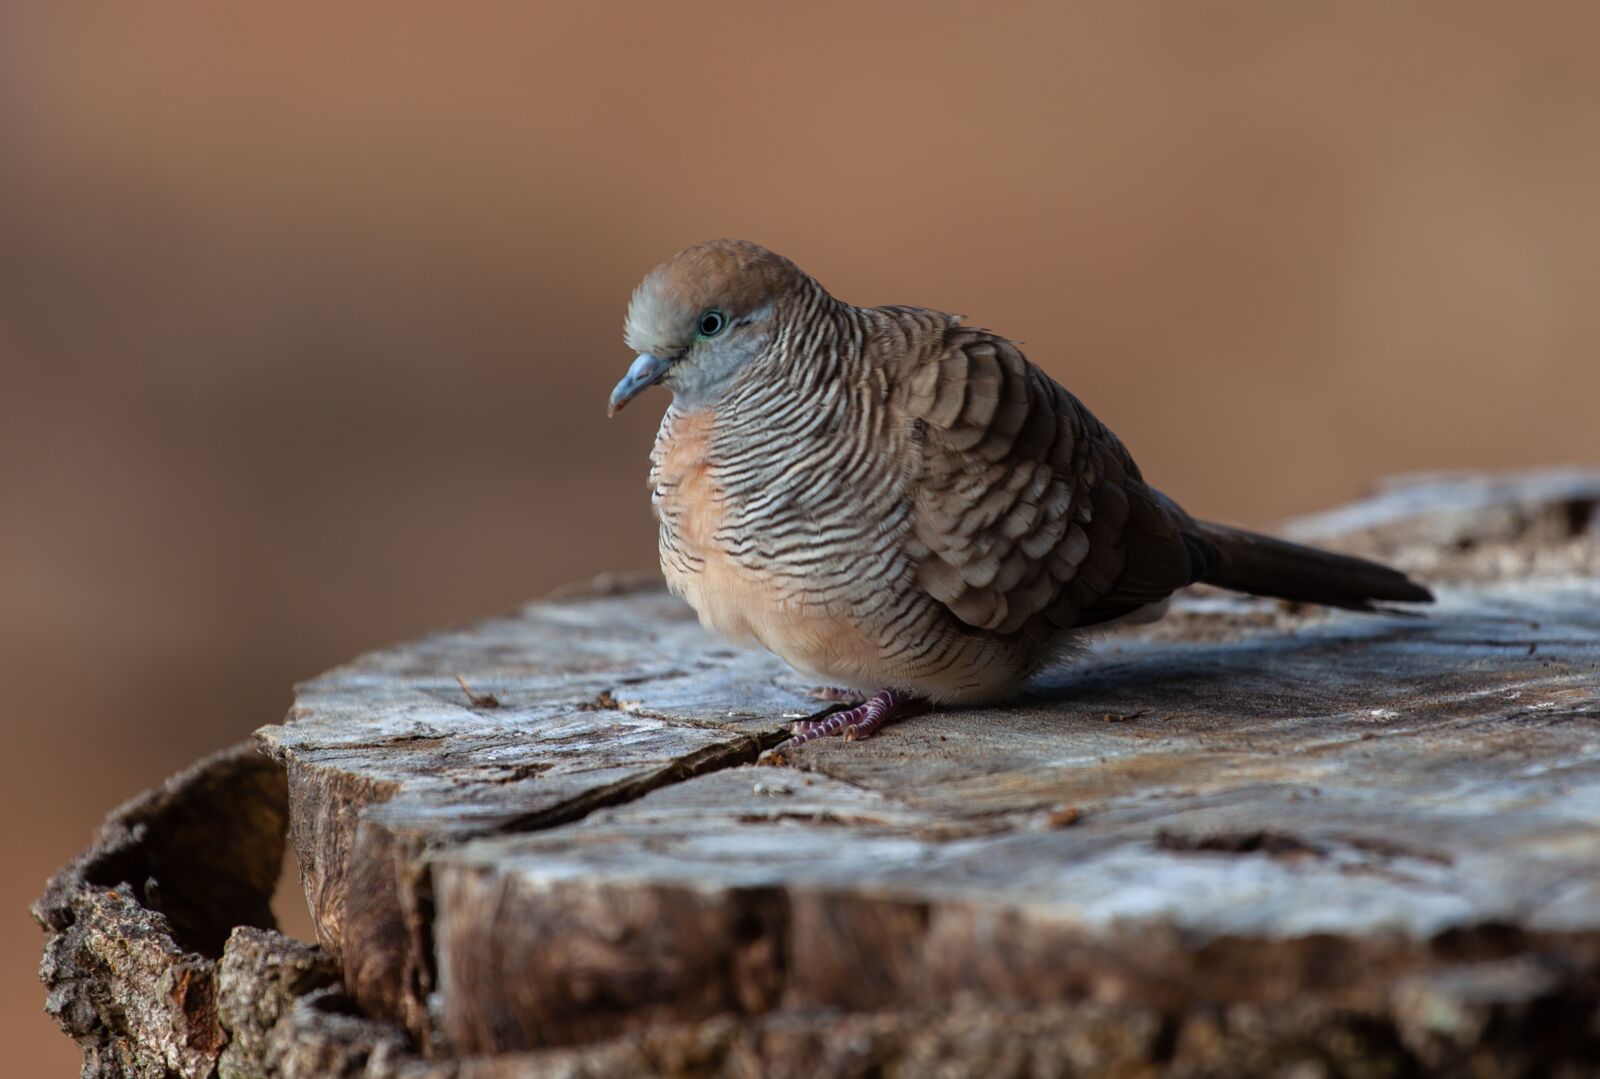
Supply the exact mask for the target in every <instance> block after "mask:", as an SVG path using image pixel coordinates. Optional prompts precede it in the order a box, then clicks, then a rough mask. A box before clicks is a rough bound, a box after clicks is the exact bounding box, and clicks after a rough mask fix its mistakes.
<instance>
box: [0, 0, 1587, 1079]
mask: <svg viewBox="0 0 1600 1079" xmlns="http://www.w3.org/2000/svg"><path fill="white" fill-rule="evenodd" d="M916 10H917V12H918V13H916V14H910V13H909V9H908V11H907V12H905V13H902V12H901V11H899V10H897V9H892V8H888V7H883V8H874V7H857V6H856V5H848V6H839V7H826V6H824V7H817V6H815V5H811V4H804V5H802V4H789V5H783V6H766V5H759V6H748V7H747V6H745V5H734V4H728V5H716V6H699V7H679V6H676V5H671V6H669V5H653V4H652V5H643V4H641V5H638V6H636V7H634V6H630V7H618V6H609V5H588V6H586V7H583V8H581V9H580V8H579V7H578V6H577V5H572V6H570V7H567V8H560V9H558V8H556V7H553V6H548V7H547V6H540V5H525V4H487V3H474V4H467V5H430V6H426V7H421V6H418V7H409V6H403V5H396V4H383V5H380V6H350V5H323V4H312V3H295V4H286V5H273V6H272V8H271V10H270V11H257V12H246V11H245V10H244V9H243V8H242V7H241V6H234V5H225V6H213V5H204V4H193V5H184V6H176V5H164V6H159V7H158V6H153V5H137V6H134V5H127V6H120V7H115V8H113V7H111V6H109V5H108V6H106V8H105V9H102V10H98V11H92V12H91V11H89V10H84V9H79V8H77V6H75V5H64V4H63V5H43V4H40V5H28V6H26V7H24V6H23V5H7V6H6V7H5V8H4V9H3V13H0V362H3V364H4V367H3V375H4V380H3V389H0V496H3V507H4V508H3V512H0V584H3V589H4V591H3V597H4V600H3V609H0V664H3V666H0V677H3V679H4V683H3V686H0V689H3V691H4V693H3V697H0V701H3V707H4V708H5V709H6V711H7V725H6V728H5V730H6V735H7V743H8V752H7V753H6V754H5V762H6V763H5V765H4V769H5V772H4V781H3V784H0V790H3V792H4V794H3V798H4V804H3V806H0V809H3V813H4V820H5V821H6V827H7V830H8V834H9V837H10V838H9V841H8V844H7V854H8V865H7V873H6V874H5V875H4V880H5V882H6V883H5V884H4V891H3V892H0V945H3V949H4V950H3V953H0V970H3V974H4V977H3V980H0V1023H3V1026H0V1045H5V1046H6V1047H7V1053H8V1062H7V1068H8V1070H9V1069H19V1068H20V1069H21V1070H17V1071H14V1072H13V1073H14V1074H19V1075H24V1074H25V1075H66V1074H70V1073H71V1072H72V1070H73V1069H74V1068H75V1067H76V1055H75V1053H74V1051H73V1049H72V1047H71V1046H70V1044H69V1043H68V1042H67V1040H66V1039H65V1038H64V1037H62V1036H61V1035H59V1034H58V1033H57V1032H55V1030H54V1028H53V1026H51V1024H50V1023H49V1022H48V1021H47V1020H46V1019H45V1018H44V1017H43V1015H42V1013H41V1011H40V1008H41V1004H42V992H41V990H40V989H39V988H38V986H37V985H36V983H35V982H34V981H33V969H34V965H35V963H36V961H37V952H38V947H39V935H38V933H37V931H36V930H35V928H34V927H33V926H32V924H31V922H30V921H29V920H28V919H27V918H26V916H25V915H24V913H23V908H24V905H25V904H26V903H27V902H28V901H29V900H30V899H31V898H32V897H33V896H34V895H35V894H36V893H37V892H38V890H39V889H40V887H41V886H42V884H43V881H44V879H45V877H46V875H47V874H48V873H49V872H50V871H51V869H52V868H53V867H54V866H56V865H57V864H58V863H60V862H61V861H63V860H64V859H66V858H67V857H68V856H70V855H71V854H72V853H73V852H74V851H75V850H77V849H79V848H80V847H81V846H83V845H84V843H85V842H86V841H87V838H88V835H89V832H90V829H91V827H92V826H93V825H94V824H95V822H96V821H98V819H99V818H100V816H101V814H102V813H103V812H104V811H105V810H106V809H108V808H109V807H110V806H112V805H113V804H114V803H116V802H118V801H120V800H121V799H123V798H125V797H127V796H129V795H131V794H133V793H134V792H135V791H137V790H139V789H140V788H142V787H145V786H147V785H149V784H151V783H154V782H155V781H157V780H158V779H159V778H160V777H162V776H163V775H164V774H166V773H168V772H170V771H172V770H174V769H176V768H178V767H180V766H181V765H183V764H185V763H186V762H188V761H190V760H192V759H193V758H195V757H196V756H198V755H199V754H201V753H203V752H205V751H208V750H211V749H214V748H217V747H220V746H223V745H225V744H228V743H230V742H232V741H234V740H236V739H238V738H241V737H243V736H245V735H246V734H247V733H248V732H249V731H250V730H251V729H252V728H254V727H256V726H258V725H260V724H263V723H268V722H272V721H274V720H276V719H277V718H279V717H280V715H281V714H282V712H283V710H284V708H285V706H286V704H287V702H288V700H289V691H290V685H291V684H292V683H293V682H294V681H295V680H296V679H299V678H304V677H307V676H309V675H312V674H314V673H316V672H317V671H319V670H321V669H323V668H326V667H328V666H330V665H332V664H335V663H338V662H340V661H341V660H344V659H346V658H348V657H350V656H352V655H354V654H355V653H357V652H359V651H362V650H364V649H368V648H371V647H375V646H378V645H382V644H384V643H386V642H390V641H393V640H396V639H399V638H404V637H409V636H412V635H415V634H419V633H422V632H423V631H425V630H427V629H429V628H431V627H435V626H438V625H440V624H442V623H448V622H452V621H458V620H461V619H467V618H472V617H474V616H479V615H484V614H488V613H491V612H494V611H498V610H501V609H505V608H508V607H511V606H513V605H515V604H516V603H518V602H520V601H522V600H524V599H526V598H528V597H532V596H535V595H538V594H539V593H541V592H543V591H544V590H546V589H548V588H550V587H552V586H554V585H556V584H558V583H560V582H562V581H565V580H569V579H572V578H576V577H580V576H583V575H587V574H592V573H595V572H597V571H601V570H606V569H626V568H635V567H646V566H650V565H652V564H653V561H654V550H653V544H654V534H653V530H652V527H651V524H650V521H649V510H648V505H647V500H646V497H645V492H644V486H643V485H644V473H645V454H646V451H647V448H648V446H649V442H650V439H651V436H652V433H653V431H654V425H655V420H656V417H657V416H658V415H659V412H660V408H661V406H662V405H663V404H664V403H665V396H664V395H658V396H655V397H652V398H649V399H647V401H646V402H645V403H641V404H639V405H637V406H635V407H634V408H633V409H630V410H629V411H628V412H627V413H626V414H624V415H623V416H622V417H620V418H619V419H618V420H616V421H614V422H611V423H607V422H606V420H605V411H604V401H605V396H606V393H607V391H608V390H609V388H610V386H611V385H612V383H613V382H614V381H615V380H616V379H617V377H618V376H619V375H620V374H621V372H622V371H623V369H624V368H625V367H626V366H627V364H628V361H629V360H630V359H631V357H630V356H629V354H628V353H627V352H626V351H625V350H624V349H623V347H622V343H621V340H620V324H621V319H622V314H623V309H624V306H625V303H626V301H627V298H628V295H629V291H630V289H631V288H632V287H633V285H634V283H635V282H636V280H637V278H638V277H639V276H640V275H642V274H643V273H644V272H645V271H646V270H648V269H649V268H650V267H651V266H652V265H653V264H655V263H656V262H657V261H659V260H660V259H662V258H664V257H665V256H667V255H668V254H670V253H671V252H672V251H674V250H675V249H677V248H678V247H681V246H683V245H685V244H688V243H691V242H693V241H696V240H700V239H705V238H710V237H715V236H723V235H736V236H745V237H749V238H751V239H756V240H759V241H762V242H764V243H766V244H768V245H770V246H772V247H774V248H776V249H778V250H780V251H783V252H785V253H787V254H789V255H791V256H792V257H794V258H795V259H796V260H798V261H799V262H800V263H801V264H802V265H803V266H805V267H806V268H808V269H809V270H811V271H812V272H813V273H815V274H816V275H817V276H818V277H819V278H821V280H822V281H824V283H826V284H827V285H828V286H829V287H830V288H831V289H832V290H833V291H834V292H836V293H837V294H839V295H841V296H843V297H845V298H848V299H851V300H854V301H857V302H862V303H874V302H909V303H920V304H925V305H930V306H939V307H945V308H947V309H953V310H957V311H962V312H965V313H967V314H968V315H969V316H970V317H971V318H972V319H973V320H974V321H976V322H979V323H981V324H984V325H988V326H991V327H994V328H996V329H999V330H1001V331H1002V332H1005V333H1007V334H1009V335H1011V336H1013V337H1016V338H1020V339H1021V340H1023V341H1024V342H1026V345H1027V347H1028V350H1029V352H1030V353H1031V355H1032V357H1033V358H1034V359H1035V360H1037V361H1038V362H1040V363H1041V364H1043V365H1044V366H1045V367H1046V368H1047V369H1048V370H1049V371H1050V372H1052V373H1053V374H1054V375H1056V376H1057V377H1058V378H1060V379H1061V380H1062V381H1064V382H1065V383H1066V384H1067V385H1068V386H1070V387H1072V388H1073V389H1074V390H1076V391H1077V392H1078V393H1079V394H1080V395H1081V396H1083V397H1084V398H1086V399H1087V400H1088V401H1089V403H1090V404H1091V405H1092V406H1093V407H1094V408H1095V409H1096V410H1097V411H1098V412H1099V413H1100V415H1101V416H1102V417H1104V418H1105V419H1106V420H1107V421H1108V422H1110V423H1111V424H1112V425H1113V426H1114V427H1115V428H1116V429H1117V430H1118V431H1119V432H1120V433H1121V434H1122V435H1123V436H1124V438H1125V439H1127V441H1128V442H1129V443H1130V444H1131V445H1132V447H1133V448H1134V451H1135V452H1136V453H1137V454H1138V456H1139V458H1140V460H1141V461H1142V462H1143V464H1144V466H1145V470H1146V472H1147V473H1148V474H1149V475H1151V476H1152V477H1154V478H1155V480H1156V482H1158V483H1159V484H1160V485H1161V486H1162V487H1164V488H1165V489H1166V490H1168V491H1169V492H1171V493H1172V494H1174V495H1175V496H1177V497H1178V498H1180V499H1181V500H1183V501H1185V502H1186V503H1188V504H1190V505H1191V506H1192V507H1193V508H1195V509H1197V510H1201V511H1204V512H1206V513H1208V514H1211V515H1214V516H1219V517H1222V518H1225V519H1232V520H1236V521H1240V522H1245V523H1252V522H1254V523H1266V522H1270V521H1271V520H1273V519H1274V518H1278V517H1281V516H1283V515H1287V514H1292V513H1295V512H1298V511H1306V510H1311V509H1314V508H1318V507H1321V506H1324V505H1327V504H1330V503H1333V502H1337V501H1339V500H1341V499H1344V498H1347V497H1349V496H1351V495H1353V494H1356V493H1357V492H1359V491H1361V490H1362V488H1363V487H1365V486H1366V485H1367V484H1368V483H1369V482H1370V481H1371V480H1372V479H1373V478H1374V477H1376V476H1378V475H1380V474H1383V473H1387V472H1394V471H1400V470H1408V469H1428V468H1443V467H1461V468H1502V467H1512V466H1522V465H1531V464H1538V463H1546V462H1567V461H1575V460H1576V461H1594V460H1596V459H1600V410H1597V401H1600V356H1597V350H1600V303H1597V302H1596V295H1597V289H1600V212H1597V209H1596V192H1600V64H1596V63H1595V62H1594V43H1595V41H1596V40H1600V7H1596V6H1594V5H1586V4H1581V3H1573V4H1570V5H1559V4H1546V3H1539V4H1502V5H1498V6H1495V7H1480V6H1475V5H1465V4H1460V3H1449V4H1433V5H1392V4H1387V3H1374V4H1362V5H1354V4H1338V5H1324V6H1323V8H1322V14H1321V15H1318V14H1316V13H1315V10H1316V9H1315V8H1314V7H1313V6H1310V5H1300V4H1296V5H1283V4H1277V3H1271V2H1262V3H1259V4H1217V3H1212V4H1198V5H1191V4H1171V5H1165V6H1159V5H1134V4H1123V5H1115V4H1106V5H1096V6H1092V7H1089V6H1081V5H1061V4H1048V5H1046V4H1041V5H1037V6H1033V7H1011V6H1008V5H992V4H991V5H983V6H982V8H981V12H982V13H981V14H980V13H979V11H980V9H979V7H978V6H977V5H974V6H973V7H972V8H970V9H956V8H948V9H947V8H928V7H924V6H920V5H919V7H918V8H917V9H916ZM302 924H303V923H302Z"/></svg>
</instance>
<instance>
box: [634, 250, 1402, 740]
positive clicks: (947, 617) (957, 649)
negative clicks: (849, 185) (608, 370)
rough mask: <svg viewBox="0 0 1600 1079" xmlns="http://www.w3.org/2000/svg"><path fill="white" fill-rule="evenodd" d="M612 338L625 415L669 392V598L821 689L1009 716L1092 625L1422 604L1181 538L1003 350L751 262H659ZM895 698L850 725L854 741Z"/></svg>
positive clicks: (1182, 517) (1230, 533) (1165, 505)
mask: <svg viewBox="0 0 1600 1079" xmlns="http://www.w3.org/2000/svg"><path fill="white" fill-rule="evenodd" d="M626 332H627V338H628V343H629V344H630V346H632V347H633V348H634V349H635V350H636V351H638V352H639V353H640V354H641V355H640V359H639V361H638V362H636V364H635V369H634V370H631V371H630V372H629V376H628V378H626V379H624V380H623V382H622V383H621V384H619V386H618V387H617V391H616V392H615V393H614V394H613V398H612V403H613V407H614V408H615V407H621V405H622V404H625V403H626V402H627V401H628V400H629V399H630V398H631V397H632V396H634V395H635V394H637V393H638V392H639V391H640V390H642V389H643V388H644V387H645V386H647V385H649V384H652V383H654V382H657V381H659V382H662V383H663V384H665V385H667V386H668V387H669V388H670V389H672V391H673V393H674V401H673V404H672V405H671V407H669V408H668V410H667V413H666V416H665V417H664V418H663V420H662V423H661V429H660V432H659V434H658V436H657V439H656V445H655V449H654V451H653V452H652V455H651V473H650V475H651V490H652V501H653V503H654V506H655V509H656V513H657V516H658V519H659V522H660V548H661V565H662V571H663V573H664V574H665V576H666V578H667V581H668V583H669V585H670V586H671V587H672V588H673V589H674V590H675V591H677V592H679V593H680V594H682V595H683V596H684V597H685V598H686V599H688V601H689V602H690V603H691V604H692V605H693V606H694V607H695V609H696V610H697V611H698V612H699V614H700V616H701V618H702V620H703V621H705V623H706V624H707V625H708V626H710V627H711V628H713V629H716V630H718V631H719V632H722V633H725V634H728V635H730V636H733V637H736V638H746V639H753V640H754V641H756V642H758V643H760V644H762V645H765V646H766V647H767V648H770V649H771V650H773V651H774V652H777V653H778V654H779V655H781V656H783V657H784V658H785V659H786V660H788V661H789V662H790V663H791V664H793V665H794V666H795V667H796V668H797V669H799V670H801V671H803V672H805V673H807V674H808V675H810V676H813V677H815V678H817V679H819V680H820V681H822V682H824V683H826V684H828V685H844V686H850V687H854V688H858V689H862V690H878V689H890V690H896V691H900V693H901V694H909V695H914V696H916V697H919V698H922V699H926V700H931V701H934V702H964V701H984V700H997V699H1001V698H1003V697H1005V696H1007V695H1009V694H1010V693H1012V692H1014V691H1015V690H1016V689H1017V688H1018V687H1019V686H1020V685H1021V684H1022V683H1023V682H1025V681H1026V679H1027V678H1028V677H1029V676H1031V675H1032V674H1033V673H1034V672H1035V671H1037V670H1038V669H1039V668H1040V667H1041V666H1042V665H1043V664H1045V663H1047V662H1049V661H1051V660H1052V659H1054V658H1056V657H1059V656H1061V655H1063V654H1064V653H1066V652H1069V651H1070V650H1071V648H1072V647H1073V643H1074V641H1075V640H1076V639H1077V636H1078V634H1079V633H1081V632H1082V631H1083V630H1084V629H1086V628H1088V627H1092V626H1097V625H1102V624H1104V623H1107V622H1110V621H1113V620H1116V619H1120V618H1124V617H1127V616H1130V615H1137V614H1139V613H1140V612H1142V611H1146V610H1151V609H1155V608H1157V607H1159V606H1160V605H1161V604H1162V603H1163V601H1164V600H1165V599H1166V598H1167V597H1168V596H1169V595H1170V594H1171V593H1172V592H1173V591H1174V590H1176V589H1178V588H1181V587H1183V586H1185V585H1187V584H1190V583H1193V582H1195V581H1199V580H1212V581H1213V582H1216V583H1221V584H1223V585H1224V586H1226V587H1232V588H1237V589H1241V590H1245V591H1257V592H1263V593H1267V594H1276V595H1292V596H1293V597H1294V598H1299V599H1311V600H1313V601H1316V602H1323V603H1333V604H1338V605H1343V606H1353V607H1363V606H1366V605H1367V604H1369V603H1370V602H1371V601H1372V600H1401V601H1417V600H1426V599H1428V598H1430V597H1429V596H1428V594H1427V592H1426V590H1424V589H1422V588H1420V587H1419V586H1417V585H1415V584H1412V583H1411V582H1409V581H1408V580H1406V578H1405V577H1404V576H1403V575H1401V574H1399V573H1396V572H1395V571H1393V570H1389V569H1387V568H1385V567H1382V566H1378V565H1375V564H1373V563H1370V562H1363V561H1360V560H1357V559H1349V558H1343V557H1341V556H1336V555H1330V554H1327V553H1325V552H1319V551H1314V550H1311V549H1309V548H1303V547H1297V546H1295V545H1292V544H1285V543H1282V542H1281V541H1277V540H1271V539H1268V538H1267V537H1262V536H1255V535H1252V534H1249V533H1242V532H1239V531H1237V530H1232V529H1227V528H1224V527H1223V526H1219V525H1212V524H1209V523H1206V522H1201V521H1197V520H1195V519H1193V518H1191V517H1190V516H1189V515H1188V514H1186V513H1185V512H1184V511H1183V510H1182V509H1180V508H1179V507H1178V506H1177V505H1176V503H1174V502H1173V501H1172V500H1171V499H1169V498H1167V497H1166V496H1164V495H1162V494H1161V493H1160V492H1158V491H1156V490H1155V489H1153V488H1151V487H1149V486H1147V485H1146V484H1145V482H1144V480H1143V477H1142V476H1141V475H1140V473H1139V469H1138V467H1137V465H1135V464H1134V462H1133V459H1132V457H1131V456H1130V455H1129V454H1128V452H1127V450H1126V448H1125V447H1123V445H1122V443H1121V442H1120V441H1118V439H1117V438H1116V436H1114V435H1113V434H1111V432H1110V431H1108V430H1107V429H1106V428H1105V427H1104V425H1102V424H1101V423H1100V422H1099V421H1098V420H1097V419H1096V418H1095V417H1094V416H1093V415H1092V414H1091V413H1090V412H1089V411H1088V409H1087V408H1085V407H1084V406H1083V404H1082V403H1081V402H1080V401H1078V400H1077V399H1076V398H1075V397H1073V396H1072V395H1071V394H1070V393H1068V392H1067V391H1066V390H1064V389H1062V388H1061V387H1060V386H1059V385H1057V384H1056V383H1055V382H1054V381H1052V380H1051V379H1050V378H1049V377H1048V376H1046V375H1045V374H1044V373H1043V372H1042V371H1040V370H1039V369H1038V368H1036V367H1034V366H1033V365H1032V364H1030V363H1029V362H1028V361H1027V360H1026V359H1025V358H1024V357H1023V355H1022V353H1021V352H1020V351H1019V350H1018V349H1017V347H1016V346H1015V345H1014V344H1013V343H1012V342H1010V341H1007V340H1006V339H1004V338H1002V337H999V336H997V335H995V334H991V333H988V332H987V331H984V330H979V329H974V328H972V327H968V326H964V325H962V323H961V320H960V319H959V318H957V317H956V316H952V315H946V314H943V313H941V312H937V311H931V310H926V309H923V308H915V307H877V308H858V307H853V306H851V305H849V304H846V303H843V302H841V301H839V300H836V299H834V298H833V297H832V296H830V295H829V294H828V293H827V292H826V291H824V290H823V288H822V286H821V285H819V284H818V283H817V282H816V281H814V280H813V279H812V278H810V277H808V276H807V275H805V274H804V273H803V272H801V271H800V270H799V269H798V268H797V267H795V266H794V264H793V263H790V262H789V261H788V260H787V259H784V258H782V257H781V256H778V255H775V254H773V253H772V252H769V251H766V250H765V249H763V248H760V247H757V246H756V245H754V244H748V243H743V242H739V241H718V242H716V243H711V244H702V245H700V246H698V247H694V248H690V249H688V250H687V251H684V252H682V253H680V254H679V255H677V256H675V257H674V258H673V259H670V260H668V262H666V263H664V264H663V265H662V266H661V267H659V268H658V269H656V270H655V271H654V272H653V273H652V274H651V275H650V276H649V277H647V278H646V279H645V282H644V283H643V284H642V285H641V286H640V287H639V289H638V291H637V292H636V293H635V294H634V299H633V303H632V305H631V306H630V308H629V312H628V319H627V326H626ZM901 700H902V698H901V697H900V696H896V695H890V696H889V697H887V698H879V699H877V703H875V704H872V706H871V708H868V706H867V705H863V706H862V709H865V710H866V711H862V712H861V713H860V714H861V716H864V717H868V718H870V720H871V722H870V723H868V724H866V725H864V726H861V727H860V728H859V729H861V730H863V731H868V730H870V729H872V726H874V725H875V724H876V723H878V722H881V720H882V718H883V716H884V715H886V714H888V712H890V711H892V710H893V708H894V707H895V706H896V702H900V701H901ZM886 701H887V702H889V703H885V702H886ZM869 703H870V702H869ZM852 714H854V713H852ZM836 726H840V727H850V728H851V729H858V728H856V727H852V726H851V725H850V724H840V725H836ZM817 729H818V730H820V729H821V728H817ZM829 729H830V730H831V729H832V728H829ZM815 734H816V730H813V731H812V732H811V734H810V735H808V736H815Z"/></svg>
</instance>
